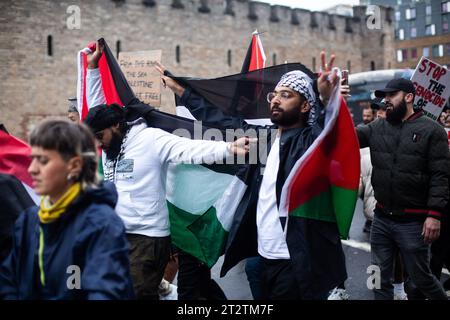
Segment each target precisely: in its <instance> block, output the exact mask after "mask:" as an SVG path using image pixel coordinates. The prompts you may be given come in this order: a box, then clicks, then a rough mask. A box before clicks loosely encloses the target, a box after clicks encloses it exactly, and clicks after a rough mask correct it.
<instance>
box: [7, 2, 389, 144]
mask: <svg viewBox="0 0 450 320" xmlns="http://www.w3.org/2000/svg"><path fill="white" fill-rule="evenodd" d="M178 2H180V3H182V4H183V5H184V8H183V9H175V8H173V7H172V6H171V4H172V3H173V2H172V0H155V1H154V3H155V4H156V5H154V6H145V5H144V4H143V1H142V0H122V1H120V0H114V1H112V0H98V1H87V0H73V1H44V0H33V1H25V0H17V1H5V0H3V1H1V2H0V74H1V75H2V77H3V79H2V81H0V98H1V99H0V122H3V123H4V124H5V126H6V127H7V128H8V130H9V131H10V132H11V133H13V134H15V135H17V136H19V137H21V138H26V136H27V134H28V132H29V130H30V128H32V127H33V125H34V124H35V123H36V122H37V121H38V120H39V119H41V118H43V117H46V116H48V115H53V116H61V115H64V114H65V112H66V109H67V100H66V99H67V98H68V97H72V96H74V95H75V94H76V79H77V68H76V54H77V52H78V50H80V49H81V48H83V47H84V46H85V45H86V44H87V43H88V42H90V41H93V40H95V39H97V38H100V37H104V38H105V39H106V41H107V42H108V44H109V46H110V48H111V50H112V51H113V52H116V43H117V41H120V44H121V50H122V51H135V50H152V49H162V51H163V64H165V65H166V66H167V67H168V68H169V69H170V70H172V71H173V72H174V73H175V74H178V75H186V76H188V75H192V76H200V77H216V76H221V75H228V74H233V73H237V72H239V71H240V68H241V64H242V61H243V59H244V56H245V53H246V50H247V47H248V44H249V41H250V38H251V33H252V32H253V31H254V30H255V29H258V30H259V31H260V32H265V33H264V34H263V35H262V36H261V37H262V41H263V45H264V49H265V51H266V54H267V58H268V60H267V64H268V65H272V63H273V55H274V54H275V55H276V62H277V63H278V64H279V63H283V62H284V61H288V62H302V63H304V64H305V65H307V66H308V67H311V68H312V67H313V58H314V57H316V71H317V69H318V67H319V65H320V61H319V57H318V53H319V51H320V50H322V49H325V50H327V51H332V52H334V53H335V54H336V55H337V59H336V64H337V65H338V66H340V67H342V68H346V67H347V62H348V61H351V71H352V72H359V71H367V70H370V69H369V68H370V64H369V63H368V61H371V60H374V61H376V67H377V68H387V62H386V61H387V60H389V59H390V55H391V54H392V58H393V45H392V41H391V40H392V36H393V28H391V27H390V26H389V27H386V28H382V29H381V30H366V29H367V28H366V22H365V18H364V16H362V18H359V19H358V18H355V19H352V18H346V17H343V16H332V20H333V22H334V26H335V29H333V28H330V16H329V15H328V14H325V13H315V18H316V22H317V26H316V27H311V19H312V13H311V12H309V11H306V10H300V9H296V10H292V9H291V8H288V7H283V6H274V7H272V8H271V6H270V5H268V4H265V3H259V2H255V3H253V9H254V13H255V14H256V16H257V19H256V20H252V19H249V17H248V15H249V12H250V11H249V6H250V3H249V2H248V1H246V0H243V1H242V0H235V1H232V4H233V11H234V15H227V14H224V8H225V7H224V1H222V0H209V1H207V3H208V7H209V9H210V12H209V13H201V12H199V10H198V9H199V7H200V1H199V0H180V1H178ZM70 5H77V6H78V7H79V8H80V14H81V16H80V17H81V28H80V29H79V30H69V29H68V27H67V19H68V18H69V17H70V15H69V14H68V13H66V10H67V8H68V7H69V6H70ZM363 11H364V10H363ZM363 11H361V12H363ZM293 13H294V14H295V15H296V17H297V19H298V21H299V22H300V24H299V25H295V24H292V23H291V21H292V15H293ZM362 14H363V13H362ZM271 18H272V19H271ZM347 19H349V21H348V22H347V24H348V25H350V26H351V29H352V32H346V31H345V27H346V20H347ZM271 20H278V22H273V21H271ZM391 29H392V36H391V34H390V33H391ZM48 36H51V37H52V41H53V48H52V49H53V50H52V51H53V55H52V56H49V55H48V52H47V39H48ZM382 37H383V38H384V41H383V42H380V41H381V40H380V39H381V38H382ZM177 45H178V46H180V59H181V60H180V63H177V62H176V57H175V48H176V46H177ZM371 48H374V49H373V50H371ZM228 50H231V53H232V60H231V66H229V65H228V63H227V61H228V59H227V52H228ZM390 50H392V53H391V52H390ZM386 52H387V53H386ZM162 105H163V107H162V109H163V110H166V111H169V112H170V111H173V97H172V95H171V94H170V93H169V92H164V94H163V97H162Z"/></svg>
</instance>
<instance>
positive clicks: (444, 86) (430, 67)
mask: <svg viewBox="0 0 450 320" xmlns="http://www.w3.org/2000/svg"><path fill="white" fill-rule="evenodd" d="M411 81H412V82H413V83H414V87H415V88H416V98H415V100H414V105H415V106H416V107H417V108H422V109H423V111H424V113H425V114H426V115H427V116H428V117H430V118H431V119H433V120H437V119H438V118H439V115H440V114H441V112H442V110H443V108H444V106H445V103H446V101H447V100H448V98H449V97H450V70H448V69H446V68H445V67H443V66H441V65H439V64H438V63H436V62H434V61H431V60H430V59H428V58H425V57H422V58H421V59H420V61H419V64H418V65H417V67H416V69H415V70H414V73H413V75H412V77H411Z"/></svg>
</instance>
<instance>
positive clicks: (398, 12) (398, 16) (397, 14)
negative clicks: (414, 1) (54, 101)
mask: <svg viewBox="0 0 450 320" xmlns="http://www.w3.org/2000/svg"><path fill="white" fill-rule="evenodd" d="M401 18H402V13H401V12H400V11H395V21H400V19H401Z"/></svg>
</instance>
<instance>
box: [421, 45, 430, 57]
mask: <svg viewBox="0 0 450 320" xmlns="http://www.w3.org/2000/svg"><path fill="white" fill-rule="evenodd" d="M422 55H423V56H424V57H425V58H428V57H429V56H430V48H428V47H424V48H423V51H422Z"/></svg>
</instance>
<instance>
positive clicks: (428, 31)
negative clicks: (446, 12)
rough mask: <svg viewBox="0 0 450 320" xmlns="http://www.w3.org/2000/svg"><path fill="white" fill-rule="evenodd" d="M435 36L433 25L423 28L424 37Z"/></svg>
mask: <svg viewBox="0 0 450 320" xmlns="http://www.w3.org/2000/svg"><path fill="white" fill-rule="evenodd" d="M435 34H436V26H435V25H434V24H429V25H427V26H425V35H427V36H434V35H435Z"/></svg>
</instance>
